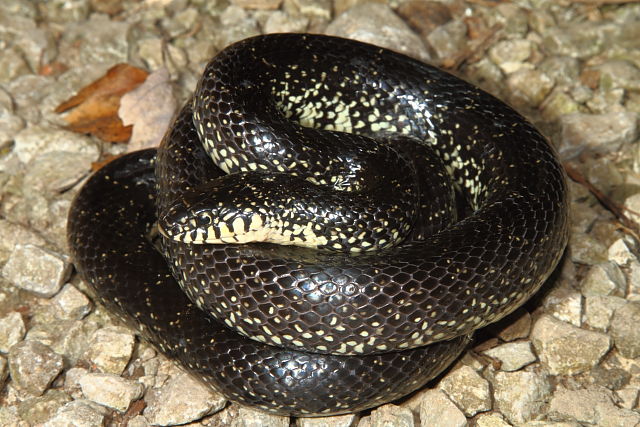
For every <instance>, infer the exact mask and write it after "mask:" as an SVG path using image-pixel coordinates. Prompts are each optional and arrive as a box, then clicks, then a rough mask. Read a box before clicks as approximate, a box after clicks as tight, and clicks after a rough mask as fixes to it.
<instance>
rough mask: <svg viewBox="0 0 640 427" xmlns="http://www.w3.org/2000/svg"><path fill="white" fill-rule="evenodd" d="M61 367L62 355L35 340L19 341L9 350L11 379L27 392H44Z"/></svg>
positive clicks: (38, 394) (35, 393)
mask: <svg viewBox="0 0 640 427" xmlns="http://www.w3.org/2000/svg"><path fill="white" fill-rule="evenodd" d="M63 367H64V363H63V360H62V356H60V355H59V354H58V353H56V352H54V351H53V350H51V348H50V347H49V346H46V345H44V344H42V343H39V342H36V341H31V340H25V341H21V342H20V343H18V344H16V345H14V346H13V347H11V350H10V351H9V372H10V374H11V379H12V380H13V381H14V382H15V383H16V384H17V385H18V386H19V388H20V389H22V390H24V391H26V392H27V393H29V394H33V395H36V396H40V395H41V394H42V393H44V391H45V390H46V389H47V388H48V387H49V385H50V384H51V383H52V382H53V380H54V379H55V378H56V377H57V376H58V375H59V374H60V372H62V368H63Z"/></svg>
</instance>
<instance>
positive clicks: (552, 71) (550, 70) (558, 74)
mask: <svg viewBox="0 0 640 427" xmlns="http://www.w3.org/2000/svg"><path fill="white" fill-rule="evenodd" d="M537 68H538V69H539V70H540V71H542V72H543V73H545V74H546V75H547V76H549V77H551V78H552V79H553V80H554V81H555V82H556V84H560V85H565V86H573V85H574V84H575V82H576V81H577V80H578V77H579V76H580V63H579V61H578V60H577V59H575V58H571V57H569V56H550V57H547V58H545V59H544V60H543V61H542V62H541V63H540V64H539V65H538V67H537Z"/></svg>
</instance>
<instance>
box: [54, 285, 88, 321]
mask: <svg viewBox="0 0 640 427" xmlns="http://www.w3.org/2000/svg"><path fill="white" fill-rule="evenodd" d="M51 301H52V302H53V303H54V304H55V305H56V306H57V307H58V308H59V309H60V312H61V313H62V315H63V316H62V317H64V318H65V319H76V320H80V319H82V318H84V317H85V316H86V315H87V314H89V312H90V311H91V300H89V298H87V296H86V295H85V294H83V293H82V292H80V291H79V290H78V289H76V287H75V286H73V285H71V284H66V285H65V286H64V287H63V288H62V290H60V292H58V294H57V295H56V296H55V297H53V299H52V300H51Z"/></svg>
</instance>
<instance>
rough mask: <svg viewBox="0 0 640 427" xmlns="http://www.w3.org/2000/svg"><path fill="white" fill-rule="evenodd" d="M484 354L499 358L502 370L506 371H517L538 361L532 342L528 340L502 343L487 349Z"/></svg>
mask: <svg viewBox="0 0 640 427" xmlns="http://www.w3.org/2000/svg"><path fill="white" fill-rule="evenodd" d="M484 354H486V355H487V356H489V357H493V358H494V359H497V360H499V361H500V370H501V371H506V372H512V371H517V370H518V369H520V368H523V367H525V366H527V365H528V364H530V363H533V362H535V361H536V355H535V354H533V352H532V351H531V344H530V343H529V342H526V341H523V342H513V343H506V344H502V345H500V346H498V347H494V348H492V349H490V350H487V351H485V352H484Z"/></svg>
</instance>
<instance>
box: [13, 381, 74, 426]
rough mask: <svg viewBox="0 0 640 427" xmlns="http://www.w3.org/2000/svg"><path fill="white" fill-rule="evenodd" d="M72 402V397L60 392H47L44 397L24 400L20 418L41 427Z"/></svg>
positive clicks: (21, 405) (20, 408) (21, 404)
mask: <svg viewBox="0 0 640 427" xmlns="http://www.w3.org/2000/svg"><path fill="white" fill-rule="evenodd" d="M69 401H71V397H69V395H67V394H66V393H65V392H63V391H60V390H47V391H46V393H45V394H44V395H42V396H38V397H33V398H31V399H27V400H24V401H22V402H21V403H20V405H19V406H18V414H20V418H22V419H23V420H25V421H28V422H29V423H30V424H31V425H41V424H42V423H44V422H45V421H47V420H49V419H51V418H52V417H53V415H54V414H55V413H56V412H57V411H58V409H59V408H61V407H62V406H63V405H65V404H66V403H67V402H69Z"/></svg>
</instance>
